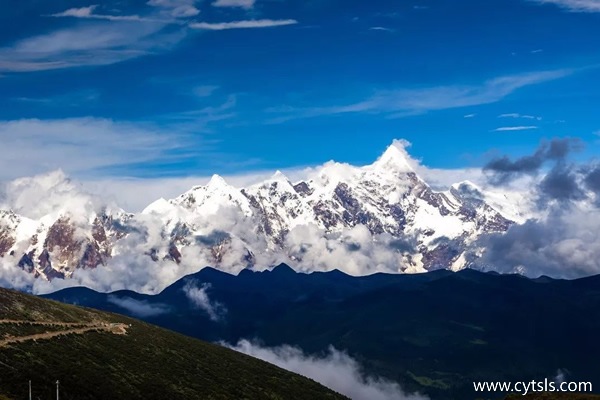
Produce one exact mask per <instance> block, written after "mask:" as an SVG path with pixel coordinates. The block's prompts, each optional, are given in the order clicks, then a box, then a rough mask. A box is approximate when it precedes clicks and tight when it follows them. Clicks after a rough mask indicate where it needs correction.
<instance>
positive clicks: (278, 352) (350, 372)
mask: <svg viewBox="0 0 600 400" xmlns="http://www.w3.org/2000/svg"><path fill="white" fill-rule="evenodd" d="M228 347H230V348H231V349H233V350H236V351H239V352H241V353H244V354H247V355H249V356H252V357H255V358H258V359H261V360H263V361H267V362H269V363H271V364H274V365H276V366H278V367H281V368H283V369H286V370H288V371H292V372H295V373H297V374H300V375H303V376H305V377H307V378H310V379H313V380H315V381H317V382H319V383H320V384H322V385H324V386H326V387H328V388H330V389H332V390H334V391H336V392H338V393H341V394H343V395H345V396H348V397H349V398H351V399H353V400H425V399H427V397H425V396H422V395H418V394H406V393H404V391H403V390H402V389H401V388H400V386H399V385H398V384H397V383H395V382H391V381H389V380H386V379H383V378H379V377H371V376H365V375H364V373H363V371H362V368H361V366H360V364H359V363H358V362H357V361H356V360H355V359H353V358H352V357H350V356H349V355H348V354H346V353H344V352H340V351H338V350H336V349H334V348H330V349H329V352H328V354H327V355H326V356H324V357H316V356H311V355H307V354H304V353H303V352H302V350H300V349H298V348H295V347H291V346H281V347H275V348H266V347H261V346H259V345H256V344H253V343H251V342H249V341H247V340H242V341H240V342H239V343H238V344H237V345H235V346H228Z"/></svg>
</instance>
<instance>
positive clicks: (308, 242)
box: [0, 145, 514, 279]
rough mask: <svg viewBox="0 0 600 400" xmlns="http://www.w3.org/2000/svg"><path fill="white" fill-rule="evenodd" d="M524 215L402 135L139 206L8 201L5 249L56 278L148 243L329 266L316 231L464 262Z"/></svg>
mask: <svg viewBox="0 0 600 400" xmlns="http://www.w3.org/2000/svg"><path fill="white" fill-rule="evenodd" d="M79 197H81V196H79ZM41 201H43V200H41ZM80 210H86V211H85V212H81V211H80ZM513 223H514V222H513V221H511V220H510V219H509V216H507V215H504V214H503V212H502V210H501V209H500V208H499V207H498V202H496V203H494V204H488V202H486V197H485V196H484V194H482V193H481V192H480V190H479V189H478V188H476V187H475V186H474V185H472V184H470V183H462V184H457V185H454V186H453V187H452V188H450V189H449V190H447V191H444V192H439V191H434V190H433V189H432V188H431V187H430V186H429V185H428V184H427V183H426V182H425V181H423V180H422V179H421V178H420V177H419V176H418V174H417V173H416V172H415V170H414V169H413V167H412V166H411V161H410V158H409V157H408V155H407V154H406V153H405V150H404V149H403V148H402V147H398V146H396V145H392V146H391V147H390V148H388V150H387V151H386V152H385V153H384V154H383V155H382V156H381V157H380V158H379V159H378V160H377V161H376V162H375V163H374V164H372V165H368V166H365V167H353V166H350V165H346V164H338V163H333V162H331V163H328V164H326V165H325V166H324V167H322V168H321V169H319V170H317V171H315V173H314V174H312V177H311V178H310V179H307V180H305V181H300V182H290V181H289V180H288V179H287V177H286V176H285V175H283V174H282V173H280V172H277V173H276V174H275V175H274V176H273V177H272V178H271V179H268V180H266V181H264V182H262V183H260V184H257V185H254V186H250V187H247V188H242V189H238V188H234V187H232V186H230V185H228V184H227V182H225V181H224V180H223V179H222V178H220V177H218V176H215V177H213V178H212V179H211V181H210V182H209V183H208V184H207V185H206V186H197V187H194V188H192V189H191V190H190V191H188V192H186V193H184V194H182V195H181V196H179V197H177V198H175V199H172V200H164V199H161V200H158V201H156V202H154V203H152V204H151V205H149V206H148V207H147V208H146V209H145V210H144V211H143V212H142V213H140V214H137V215H133V214H127V213H125V212H123V211H122V210H118V209H116V210H109V209H107V208H100V209H98V207H96V208H94V207H68V206H65V207H64V208H63V209H61V210H60V211H58V212H56V211H55V212H53V213H51V214H49V215H45V216H43V217H42V218H37V219H29V218H27V217H26V216H22V215H18V214H17V213H15V212H13V211H11V210H4V211H0V257H3V258H4V260H5V261H6V260H9V261H11V262H13V263H14V265H15V267H20V268H23V269H24V270H26V271H28V272H31V273H32V274H36V275H39V276H41V277H43V278H46V279H54V278H68V277H69V276H71V275H72V274H73V273H74V271H76V270H78V269H92V268H102V267H103V266H104V265H106V264H107V263H109V262H111V260H112V259H113V258H114V257H115V255H123V254H127V253H132V252H135V253H140V254H145V257H146V258H145V259H146V260H147V262H148V264H149V267H151V265H152V263H156V262H172V263H176V264H179V263H182V262H189V263H193V262H195V260H197V262H206V263H209V264H211V265H215V266H217V267H222V268H223V269H226V270H239V269H241V268H245V267H253V266H256V267H268V266H269V265H260V264H261V261H260V260H261V259H262V260H265V257H264V256H263V255H264V254H270V255H271V257H270V258H268V259H269V260H271V261H273V260H275V259H277V260H279V261H288V262H291V264H292V265H295V266H297V267H298V268H300V269H302V270H312V269H319V268H321V267H319V266H317V265H315V261H314V255H313V256H311V257H309V254H311V251H312V252H314V251H315V250H314V249H315V246H316V244H315V243H313V240H314V239H315V237H322V238H323V239H324V240H326V241H327V242H326V244H325V250H324V251H332V254H334V253H333V250H331V243H341V244H342V245H343V246H344V249H345V250H346V251H348V252H349V254H350V253H352V252H353V251H354V252H360V251H362V249H363V248H364V247H365V245H366V243H372V244H373V246H380V247H376V249H379V248H381V246H385V249H386V250H385V251H389V252H390V254H393V255H394V256H391V257H387V258H385V260H384V261H377V263H378V266H377V268H380V266H379V264H382V263H383V264H382V265H384V267H385V269H386V270H388V271H395V272H422V271H426V270H432V269H439V268H451V269H454V270H457V269H461V268H464V267H466V266H468V265H469V264H470V263H471V262H472V261H473V260H474V259H476V257H477V251H476V249H474V248H473V246H472V244H473V243H474V242H475V241H476V240H477V238H478V237H480V236H481V235H482V234H486V233H492V232H503V231H506V230H507V229H508V228H509V227H510V226H511V224H513ZM303 232H304V233H303ZM305 232H310V233H308V234H306V233H305ZM303 235H304V236H303ZM357 235H358V236H357ZM396 256H397V257H396ZM200 260H201V261H200ZM265 262H266V261H265ZM373 262H374V263H375V261H373ZM202 266H203V265H198V268H200V267H202ZM381 268H383V267H381Z"/></svg>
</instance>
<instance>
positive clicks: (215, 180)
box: [207, 174, 229, 189]
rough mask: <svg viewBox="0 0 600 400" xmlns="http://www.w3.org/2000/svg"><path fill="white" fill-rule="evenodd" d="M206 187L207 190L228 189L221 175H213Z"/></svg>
mask: <svg viewBox="0 0 600 400" xmlns="http://www.w3.org/2000/svg"><path fill="white" fill-rule="evenodd" d="M207 186H208V187H209V188H214V189H217V188H222V187H228V186H229V184H228V183H227V181H225V179H223V177H222V176H221V175H217V174H215V175H213V176H212V177H211V178H210V181H209V182H208V185H207Z"/></svg>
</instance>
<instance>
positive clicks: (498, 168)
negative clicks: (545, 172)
mask: <svg viewBox="0 0 600 400" xmlns="http://www.w3.org/2000/svg"><path fill="white" fill-rule="evenodd" d="M581 148H582V143H581V140H580V139H577V138H557V139H552V140H550V141H548V142H542V144H540V146H539V147H538V148H537V150H536V151H535V152H534V153H533V154H532V155H527V156H523V157H521V158H517V159H516V160H512V159H511V158H510V157H508V156H502V157H498V158H495V159H493V160H491V161H490V162H488V163H487V164H486V165H485V166H484V167H483V171H484V172H485V173H486V174H487V176H488V180H489V182H490V183H492V184H494V185H503V184H506V183H508V182H510V181H512V180H514V179H517V178H519V177H521V176H523V175H536V174H537V173H538V172H539V171H540V169H541V168H542V167H543V166H544V164H546V163H547V162H554V163H556V164H559V163H563V162H564V160H566V158H567V157H568V155H569V154H570V153H572V152H575V151H578V150H580V149H581Z"/></svg>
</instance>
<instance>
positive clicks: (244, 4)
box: [212, 0, 256, 9]
mask: <svg viewBox="0 0 600 400" xmlns="http://www.w3.org/2000/svg"><path fill="white" fill-rule="evenodd" d="M255 3H256V0H216V1H215V2H214V3H212V5H213V6H214V7H239V8H245V9H251V8H254V4H255Z"/></svg>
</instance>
